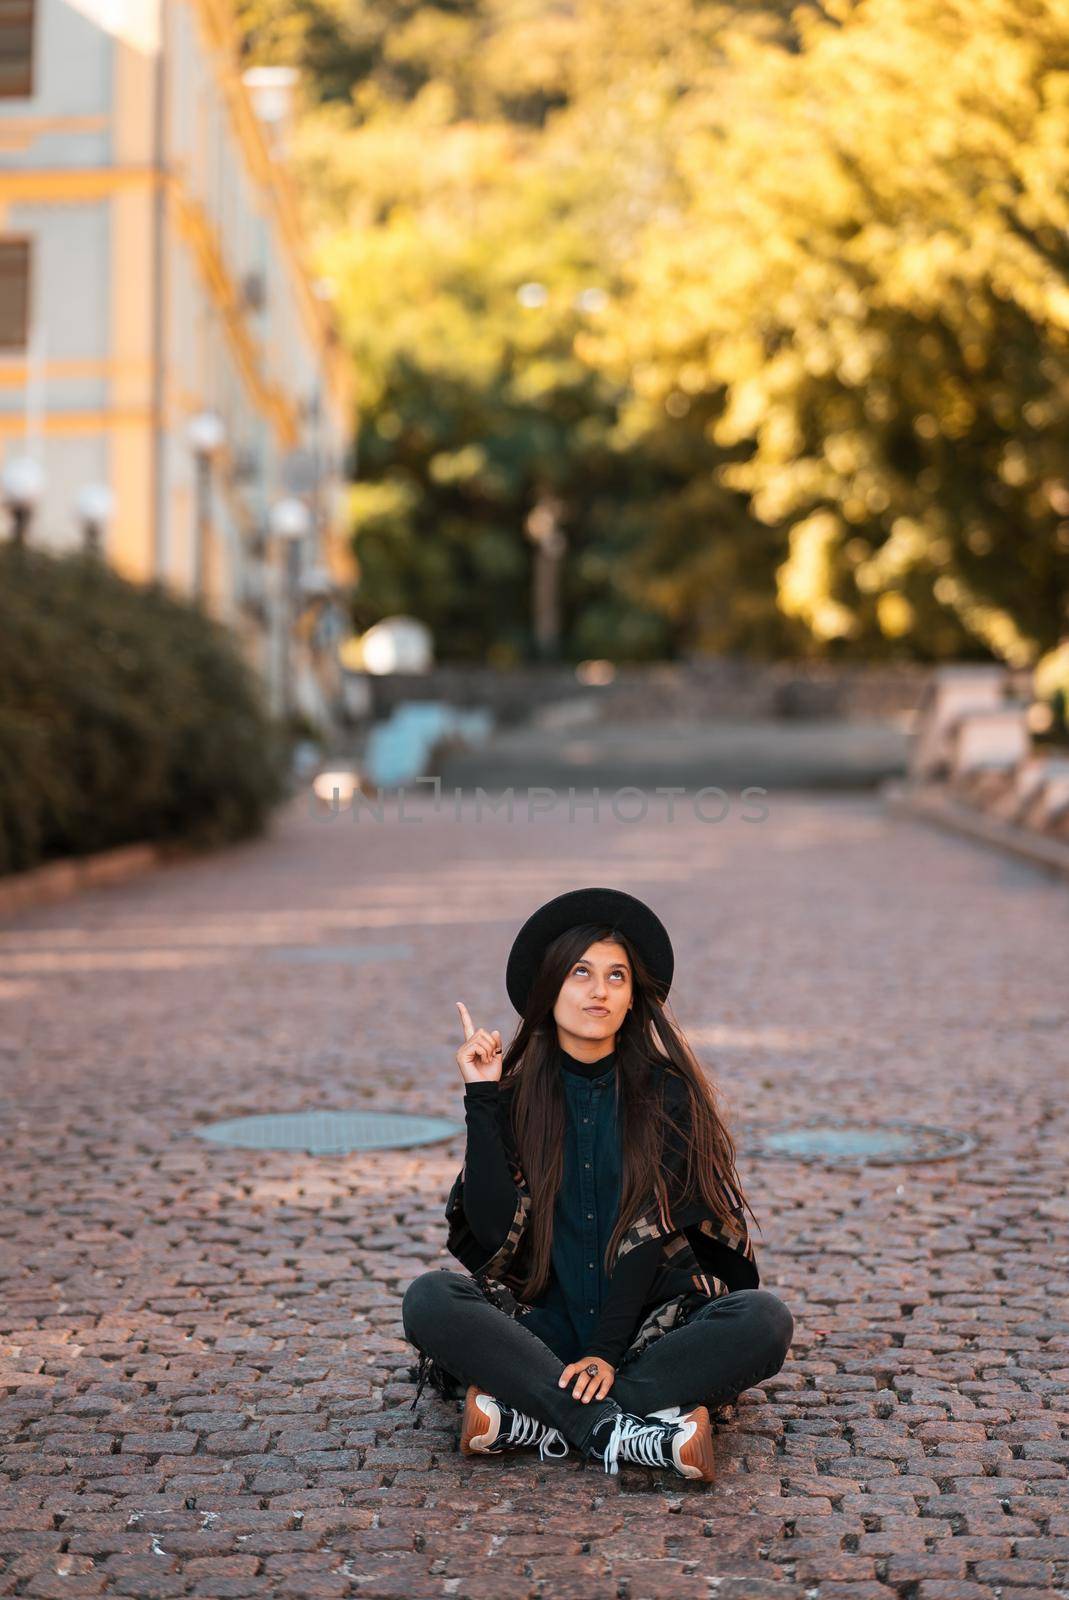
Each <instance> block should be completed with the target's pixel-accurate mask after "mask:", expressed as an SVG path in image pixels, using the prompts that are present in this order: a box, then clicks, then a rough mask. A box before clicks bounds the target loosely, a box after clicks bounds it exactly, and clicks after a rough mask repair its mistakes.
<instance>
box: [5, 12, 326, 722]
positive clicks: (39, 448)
mask: <svg viewBox="0 0 1069 1600" xmlns="http://www.w3.org/2000/svg"><path fill="white" fill-rule="evenodd" d="M291 80H292V74H288V73H287V72H286V71H285V70H279V69H266V70H264V69H262V70H260V71H253V72H247V73H245V74H244V75H243V74H242V73H241V71H240V68H239V65H238V53H237V45H236V38H235V34H234V28H233V23H232V19H231V16H230V13H229V10H228V7H227V5H226V0H0V456H2V458H3V460H4V461H5V462H6V463H8V465H9V466H10V464H11V462H12V460H13V458H16V457H17V458H19V461H20V464H21V463H22V462H23V459H24V458H30V459H32V460H35V461H37V462H38V463H39V466H40V469H41V474H40V475H41V483H40V490H39V498H38V499H37V501H36V503H35V505H34V506H33V509H32V513H31V515H30V517H29V519H28V523H27V537H28V538H29V539H31V540H33V541H38V542H40V543H42V544H46V545H48V546H50V547H53V548H57V549H62V548H66V547H70V546H73V545H75V544H78V543H80V542H82V540H83V539H85V538H86V537H92V536H95V537H96V538H97V541H98V543H99V546H100V548H101V550H102V552H103V554H104V555H105V557H106V558H107V559H108V560H109V561H110V562H112V563H113V564H114V566H115V567H116V568H117V569H118V570H119V571H120V572H122V573H123V574H124V575H125V576H127V577H129V578H131V579H133V580H135V581H147V580H151V579H160V580H162V581H163V582H165V583H166V584H168V585H169V586H170V587H172V588H173V589H175V590H176V591H178V592H180V593H183V594H190V595H197V596H199V597H200V598H201V599H202V601H203V604H204V605H205V606H206V608H207V609H208V610H209V611H211V612H212V614H213V615H215V616H217V617H218V618H220V619H221V620H222V621H225V622H226V623H228V624H229V625H230V626H231V627H233V628H234V629H235V630H237V632H238V633H239V634H240V636H241V638H242V640H243V642H244V644H245V646H246V649H247V651H248V653H249V655H250V657H251V659H253V661H254V663H255V664H256V665H257V666H258V667H259V668H260V669H261V670H262V672H263V674H264V677H265V679H266V681H267V683H268V685H269V686H270V691H271V698H272V702H273V704H274V705H275V707H276V709H278V710H283V709H286V708H290V709H304V710H306V711H307V712H308V713H309V714H311V715H312V716H315V715H317V713H318V712H319V711H320V710H321V709H322V707H321V706H320V704H319V702H320V700H321V699H322V698H323V696H324V695H326V696H327V697H328V698H329V695H330V694H331V692H332V687H333V686H332V681H331V679H332V674H333V673H334V671H335V669H334V667H333V662H332V658H333V657H334V656H335V654H336V651H335V649H334V646H335V644H336V640H337V636H338V634H339V633H340V632H341V631H343V628H344V622H343V616H342V609H341V605H340V593H341V590H342V588H343V586H344V585H345V584H346V583H347V582H350V581H351V580H352V577H353V568H352V564H351V557H350V556H349V554H348V541H347V537H346V529H345V520H346V517H345V501H344V490H343V485H344V482H345V479H346V477H347V476H348V466H349V459H350V441H351V438H352V434H353V428H354V396H353V393H352V383H351V377H350V373H349V368H348V364H347V361H346V358H345V356H344V353H343V352H342V350H341V348H340V346H339V343H338V339H337V335H336V332H335V329H334V324H333V320H332V316H331V311H330V307H329V302H328V300H327V298H325V294H324V289H325V286H324V285H321V284H319V283H318V282H317V281H316V280H315V278H314V277H313V275H312V273H311V272H310V270H309V267H308V265H307V261H306V258H305V252H304V248H303V244H302V238H301V231H300V227H299V224H298V219H297V212H296V206H295V203H294V197H293V193H292V190H291V187H290V181H289V179H288V177H287V174H286V167H285V141H286V131H287V122H288V117H289V101H290V96H291V94H292V89H293V84H292V81H291ZM13 475H14V476H17V474H13ZM9 476H12V474H9Z"/></svg>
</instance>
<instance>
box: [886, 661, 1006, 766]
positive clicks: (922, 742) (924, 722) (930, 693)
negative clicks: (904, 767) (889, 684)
mask: <svg viewBox="0 0 1069 1600" xmlns="http://www.w3.org/2000/svg"><path fill="white" fill-rule="evenodd" d="M1009 686H1010V678H1009V674H1008V672H1007V670H1006V668H1005V667H1000V666H994V665H992V666H987V665H976V666H958V667H937V668H936V670H935V672H934V673H933V674H932V677H931V679H930V681H929V682H928V684H927V685H926V687H925V689H924V693H923V694H922V696H921V701H920V705H919V707H918V710H917V722H916V729H915V732H914V734H913V737H912V740H911V742H910V752H909V773H910V777H911V778H914V779H921V780H926V779H931V778H944V777H946V776H947V775H948V774H949V772H950V770H951V761H952V756H953V750H954V744H955V739H956V734H957V728H958V724H959V722H960V720H961V718H962V716H963V715H964V714H965V713H966V712H970V711H990V710H996V709H998V708H999V707H1001V706H1002V704H1003V702H1004V701H1005V699H1006V695H1007V692H1008V689H1009Z"/></svg>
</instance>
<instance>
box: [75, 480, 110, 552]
mask: <svg viewBox="0 0 1069 1600" xmlns="http://www.w3.org/2000/svg"><path fill="white" fill-rule="evenodd" d="M76 506H77V511H78V521H79V522H80V523H81V525H82V539H83V542H84V544H85V549H86V551H87V552H88V553H89V554H90V555H96V556H98V555H100V553H101V549H102V546H103V542H104V529H105V528H106V527H107V525H108V523H109V522H110V520H111V516H112V512H113V511H114V510H115V496H114V495H113V494H112V492H111V490H110V488H109V487H108V485H107V484H106V483H86V484H83V485H82V487H81V489H79V491H78V499H77V501H76Z"/></svg>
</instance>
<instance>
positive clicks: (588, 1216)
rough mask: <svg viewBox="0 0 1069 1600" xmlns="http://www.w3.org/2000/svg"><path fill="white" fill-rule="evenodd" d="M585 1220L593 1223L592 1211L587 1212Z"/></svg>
mask: <svg viewBox="0 0 1069 1600" xmlns="http://www.w3.org/2000/svg"><path fill="white" fill-rule="evenodd" d="M586 1220H587V1221H588V1222H593V1220H594V1213H593V1212H592V1211H588V1212H587V1214H586Z"/></svg>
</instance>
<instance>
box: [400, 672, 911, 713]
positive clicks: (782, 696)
mask: <svg viewBox="0 0 1069 1600" xmlns="http://www.w3.org/2000/svg"><path fill="white" fill-rule="evenodd" d="M930 675H931V668H930V667H928V666H925V665H921V664H915V663H903V664H901V665H877V666H868V665H863V664H859V665H853V664H845V663H844V664H840V663H829V662H753V661H745V660H741V659H738V658H731V657H719V658H715V659H709V660H701V661H693V662H657V663H653V664H650V665H624V666H620V667H618V668H617V669H616V675H615V677H614V679H613V681H612V682H611V683H608V684H604V685H592V684H588V683H584V682H582V681H581V679H580V678H579V677H577V675H576V669H575V668H574V667H573V666H557V665H546V666H538V665H533V666H526V667H517V668H510V669H509V670H507V671H498V670H495V669H494V668H491V667H479V666H437V667H434V668H433V669H432V670H431V671H430V672H428V673H390V674H387V675H384V676H382V677H371V678H369V679H368V683H369V686H370V689H371V697H372V706H373V715H374V716H375V717H376V718H381V717H384V716H388V715H389V713H390V712H391V711H392V710H393V709H394V708H395V707H397V706H399V705H402V704H404V703H405V702H406V701H410V700H437V701H443V702H445V703H446V704H448V705H454V706H485V707H487V708H488V709H489V710H490V711H491V713H492V714H493V716H494V719H495V721H496V722H497V723H498V724H499V725H502V726H508V725H509V724H515V723H518V722H523V721H525V720H526V719H527V717H529V716H530V715H531V714H532V713H533V712H535V711H537V710H538V709H539V708H540V707H543V706H546V705H549V704H553V703H559V702H561V701H566V700H570V699H573V698H580V699H585V700H591V699H594V700H596V702H597V704H598V707H599V711H600V715H601V716H602V718H604V719H605V720H606V721H617V720H620V721H632V720H661V719H663V718H678V719H680V720H682V721H687V720H699V721H701V720H705V719H707V718H709V719H711V718H723V719H728V720H731V719H738V720H740V721H743V720H750V719H751V718H755V717H759V718H765V717H836V718H852V717H891V716H895V715H898V714H901V713H903V712H908V711H914V710H916V708H917V706H918V705H919V703H920V699H921V695H922V692H923V689H924V685H925V683H926V682H927V681H928V679H929V677H930Z"/></svg>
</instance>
